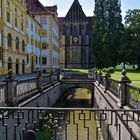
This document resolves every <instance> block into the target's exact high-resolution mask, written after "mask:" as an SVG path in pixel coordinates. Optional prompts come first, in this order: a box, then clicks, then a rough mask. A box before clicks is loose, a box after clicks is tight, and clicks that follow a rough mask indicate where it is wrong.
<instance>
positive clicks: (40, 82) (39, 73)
mask: <svg viewBox="0 0 140 140" xmlns="http://www.w3.org/2000/svg"><path fill="white" fill-rule="evenodd" d="M36 78H37V80H36V86H37V89H39V91H42V73H41V70H38V71H37V76H36Z"/></svg>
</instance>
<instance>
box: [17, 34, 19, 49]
mask: <svg viewBox="0 0 140 140" xmlns="http://www.w3.org/2000/svg"><path fill="white" fill-rule="evenodd" d="M16 49H19V39H18V37H16Z"/></svg>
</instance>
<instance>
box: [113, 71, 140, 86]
mask: <svg viewBox="0 0 140 140" xmlns="http://www.w3.org/2000/svg"><path fill="white" fill-rule="evenodd" d="M127 76H128V77H129V79H130V80H131V81H132V83H131V84H132V85H133V86H136V87H140V71H134V70H133V71H130V72H129V71H128V72H127ZM111 78H112V79H115V80H119V79H120V78H121V71H116V72H115V73H114V74H112V75H111Z"/></svg>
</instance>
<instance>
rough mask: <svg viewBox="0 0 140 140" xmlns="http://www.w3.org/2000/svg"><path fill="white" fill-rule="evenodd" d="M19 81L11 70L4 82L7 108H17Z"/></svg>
mask: <svg viewBox="0 0 140 140" xmlns="http://www.w3.org/2000/svg"><path fill="white" fill-rule="evenodd" d="M17 81H18V80H17V79H16V78H15V77H14V76H13V72H12V70H9V72H8V75H7V77H6V78H5V79H4V80H3V82H5V83H6V90H5V102H6V104H7V106H17Z"/></svg>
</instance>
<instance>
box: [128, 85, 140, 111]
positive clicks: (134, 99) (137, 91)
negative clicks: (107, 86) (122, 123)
mask: <svg viewBox="0 0 140 140" xmlns="http://www.w3.org/2000/svg"><path fill="white" fill-rule="evenodd" d="M126 91H127V93H128V104H129V105H130V106H131V107H133V108H139V109H140V88H138V87H134V86H131V85H128V84H127V85H126Z"/></svg>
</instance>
